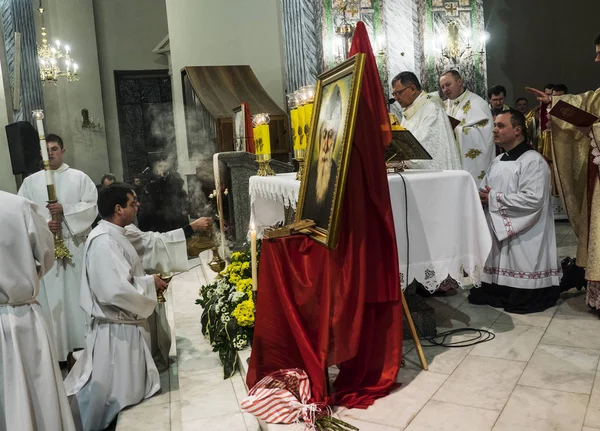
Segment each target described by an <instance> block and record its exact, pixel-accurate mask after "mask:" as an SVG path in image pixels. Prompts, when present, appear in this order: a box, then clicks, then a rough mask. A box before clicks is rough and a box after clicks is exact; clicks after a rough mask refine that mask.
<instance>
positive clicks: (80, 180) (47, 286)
mask: <svg viewBox="0 0 600 431" xmlns="http://www.w3.org/2000/svg"><path fill="white" fill-rule="evenodd" d="M46 144H47V147H48V158H49V162H50V168H51V169H52V170H53V171H54V183H55V187H56V194H57V196H58V203H56V204H47V201H48V191H47V188H46V177H45V173H44V171H39V172H36V173H35V174H33V175H30V176H29V177H27V178H25V180H24V181H23V184H22V185H21V188H20V189H19V195H20V196H23V197H25V198H27V199H29V200H31V201H33V202H35V203H36V204H37V205H38V206H39V207H40V210H41V211H42V214H43V216H44V217H45V218H46V220H47V221H48V226H49V227H50V230H51V231H53V232H61V234H62V237H63V239H64V241H65V245H66V246H67V247H68V249H69V251H70V252H71V254H72V255H73V257H72V258H71V259H69V260H66V259H63V260H57V261H56V263H55V264H54V266H53V267H52V269H51V270H50V271H48V273H47V274H46V276H45V277H44V278H43V281H42V283H41V284H42V285H41V288H40V295H39V297H38V300H39V302H40V305H41V307H42V311H43V313H44V316H45V317H46V319H47V321H48V322H49V323H50V324H51V325H52V331H53V332H54V337H55V339H56V344H57V353H58V360H59V361H66V359H67V355H68V354H69V352H71V351H73V350H74V349H76V348H80V347H83V346H84V342H85V333H86V322H85V317H84V314H83V312H82V310H81V308H80V307H79V281H80V278H81V256H82V254H83V246H84V244H85V239H86V237H87V235H88V234H89V232H90V230H91V226H92V223H93V222H94V220H95V219H96V215H97V210H96V200H97V197H98V194H97V191H96V185H95V184H94V182H93V181H92V180H91V179H90V177H88V176H87V175H86V174H84V173H83V172H81V171H78V170H76V169H73V168H70V167H69V165H67V164H66V163H63V155H64V152H65V149H64V145H63V142H62V139H61V138H60V137H59V136H57V135H47V136H46ZM51 214H61V215H62V223H59V222H54V221H52V220H51Z"/></svg>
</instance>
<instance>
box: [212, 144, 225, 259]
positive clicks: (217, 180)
mask: <svg viewBox="0 0 600 431" xmlns="http://www.w3.org/2000/svg"><path fill="white" fill-rule="evenodd" d="M213 174H214V176H215V192H216V193H215V194H216V196H215V199H216V200H217V211H218V212H219V237H220V240H221V244H220V245H221V247H220V248H221V253H222V254H221V256H225V225H224V221H223V201H222V200H221V198H222V197H221V176H220V175H219V174H220V171H219V153H215V154H214V155H213Z"/></svg>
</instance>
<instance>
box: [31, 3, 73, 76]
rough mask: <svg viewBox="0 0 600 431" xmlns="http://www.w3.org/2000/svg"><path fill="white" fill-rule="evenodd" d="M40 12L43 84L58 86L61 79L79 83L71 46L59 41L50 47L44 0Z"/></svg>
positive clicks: (41, 73)
mask: <svg viewBox="0 0 600 431" xmlns="http://www.w3.org/2000/svg"><path fill="white" fill-rule="evenodd" d="M38 10H39V11H40V17H41V21H42V44H41V45H38V47H37V50H38V60H39V64H40V78H41V80H42V83H44V84H45V83H46V82H52V83H54V84H55V85H56V83H57V82H58V80H59V79H60V78H63V79H65V80H66V81H68V82H73V81H79V75H77V71H78V69H79V66H78V65H77V63H75V62H73V59H72V58H71V56H70V55H69V52H70V51H71V48H70V47H69V45H65V44H61V43H60V41H59V40H55V41H54V43H53V44H50V45H48V39H47V38H46V37H47V34H46V26H45V25H44V8H43V7H42V0H40V6H39V8H38Z"/></svg>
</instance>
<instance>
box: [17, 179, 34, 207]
mask: <svg viewBox="0 0 600 431" xmlns="http://www.w3.org/2000/svg"><path fill="white" fill-rule="evenodd" d="M17 195H19V196H22V197H24V198H25V199H29V200H30V201H33V196H32V194H31V191H30V190H29V181H28V179H27V178H25V179H24V180H23V184H21V187H19V191H18V192H17Z"/></svg>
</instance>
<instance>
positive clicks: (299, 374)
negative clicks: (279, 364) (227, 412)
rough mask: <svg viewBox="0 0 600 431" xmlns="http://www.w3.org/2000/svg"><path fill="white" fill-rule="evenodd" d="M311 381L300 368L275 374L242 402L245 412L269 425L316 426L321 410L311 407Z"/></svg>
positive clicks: (315, 405)
mask: <svg viewBox="0 0 600 431" xmlns="http://www.w3.org/2000/svg"><path fill="white" fill-rule="evenodd" d="M310 398H311V392H310V381H309V380H308V376H307V375H306V373H305V372H304V371H302V370H299V369H295V368H294V369H287V370H279V371H275V372H273V373H271V374H269V375H268V376H266V377H265V378H264V379H262V380H261V381H259V382H258V383H257V384H256V385H254V387H253V388H252V389H250V392H248V396H247V397H246V398H245V399H244V400H243V401H242V403H241V406H242V410H244V411H245V412H248V413H251V414H252V415H254V416H255V417H257V418H258V419H262V420H264V421H265V422H268V423H278V424H291V423H294V422H299V421H300V420H302V421H304V422H306V423H307V424H310V425H314V423H315V421H316V420H317V419H318V415H320V412H321V410H322V409H321V408H320V407H319V406H318V405H317V404H308V401H309V400H310Z"/></svg>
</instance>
